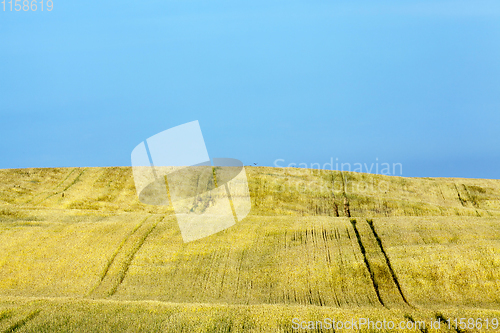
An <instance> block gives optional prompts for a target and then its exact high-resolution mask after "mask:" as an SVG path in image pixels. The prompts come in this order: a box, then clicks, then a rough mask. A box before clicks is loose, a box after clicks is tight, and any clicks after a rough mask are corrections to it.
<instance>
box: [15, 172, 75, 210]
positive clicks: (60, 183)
mask: <svg viewBox="0 0 500 333" xmlns="http://www.w3.org/2000/svg"><path fill="white" fill-rule="evenodd" d="M75 170H76V168H73V169H71V171H70V172H68V174H67V175H66V177H64V179H63V180H62V181H61V182H59V184H57V185H56V186H54V187H53V188H52V191H55V190H56V189H57V188H58V187H59V186H61V185H62V184H63V183H64V182H65V181H66V179H68V178H69V176H71V174H72V173H73V172H74V171H75ZM47 192H49V191H47V190H45V191H42V193H38V194H36V195H34V196H33V197H32V198H31V199H29V200H28V201H26V202H25V203H24V204H29V203H30V202H32V201H33V200H35V198H37V197H39V196H41V195H43V194H47ZM42 200H43V199H42Z"/></svg>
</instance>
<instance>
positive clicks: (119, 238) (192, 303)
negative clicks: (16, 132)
mask: <svg viewBox="0 0 500 333" xmlns="http://www.w3.org/2000/svg"><path fill="white" fill-rule="evenodd" d="M247 175H248V179H249V185H250V194H251V197H252V212H251V214H250V215H249V216H248V217H247V218H245V219H243V220H242V221H241V222H239V223H237V224H236V225H235V226H233V227H231V228H229V229H227V230H224V231H222V232H219V233H217V234H215V235H212V236H210V237H206V238H203V239H200V240H198V241H194V242H190V243H183V242H182V237H181V235H180V230H179V227H178V225H177V221H176V218H175V215H174V214H173V211H172V209H171V208H170V207H168V206H148V205H144V204H142V203H140V202H139V201H138V199H137V196H136V193H135V188H134V182H133V178H132V174H131V169H130V168H125V167H120V168H70V169H22V170H0V253H2V256H1V257H0V331H2V332H14V331H16V332H18V331H20V332H22V331H26V332H31V331H32V332H40V331H47V332H50V331H54V330H57V331H64V330H67V331H82V332H83V331H96V332H98V331H110V332H111V331H117V330H127V329H128V327H135V328H137V329H138V330H139V329H143V330H148V331H149V330H151V331H171V332H176V331H182V329H184V330H186V331H199V332H227V331H232V332H233V331H236V332H247V331H254V332H261V331H269V332H274V331H283V332H292V331H294V330H293V329H292V322H291V321H292V318H294V317H296V316H299V317H301V318H304V319H306V318H309V319H310V320H316V319H318V318H319V319H321V318H324V317H325V316H327V315H331V314H335V316H337V318H344V319H348V318H349V316H354V317H367V316H369V317H371V318H373V319H376V318H378V319H381V320H382V319H394V320H407V321H410V322H411V321H412V320H414V321H415V320H425V321H426V322H428V323H429V322H430V320H436V318H454V317H457V316H460V317H464V316H465V317H467V318H469V317H471V316H475V317H478V316H483V317H484V316H488V317H489V318H493V317H495V318H498V317H500V216H499V215H500V205H499V198H500V181H498V180H471V179H419V178H400V177H384V176H378V175H367V174H355V173H343V174H342V173H340V172H327V171H324V172H319V171H317V170H314V171H312V170H304V169H274V168H247ZM301 184H302V185H304V186H302V185H301ZM367 184H368V185H370V184H371V185H370V186H368V185H367ZM306 185H307V186H306ZM365 185H366V186H367V187H363V186H365ZM335 204H336V205H337V209H335ZM347 206H348V207H349V213H350V215H351V217H346V216H345V215H346V213H347ZM337 211H338V215H339V216H338V217H337V213H336V212H337ZM349 213H347V214H349ZM82 315H83V317H85V318H86V319H85V320H83V319H82ZM110 316H111V317H112V316H115V317H119V318H121V319H120V320H114V319H113V320H110V319H109V317H110ZM410 319H411V320H410ZM442 320H445V319H442ZM137 321H139V322H140V323H141V324H137ZM126 323H128V324H126ZM68 325H69V326H68ZM127 325H128V326H127ZM137 325H139V326H137ZM141 325H142V326H141ZM141 327H142V328H141ZM450 329H451V330H452V331H453V330H455V331H458V328H457V327H450ZM132 330H134V329H132ZM317 331H321V330H317ZM361 331H363V330H361ZM421 331H422V330H421ZM437 331H440V330H437ZM441 331H443V332H445V331H448V329H446V328H443V330H441ZM485 331H488V330H485Z"/></svg>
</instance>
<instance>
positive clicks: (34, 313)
mask: <svg viewBox="0 0 500 333" xmlns="http://www.w3.org/2000/svg"><path fill="white" fill-rule="evenodd" d="M40 312H42V310H41V309H37V310H34V311H32V312H30V313H29V314H28V315H27V316H26V317H24V318H22V319H20V320H18V321H16V322H15V323H13V324H12V325H10V326H9V327H8V328H7V329H6V330H5V331H3V332H2V333H12V332H15V331H17V330H18V329H19V328H21V327H23V326H24V325H26V324H27V323H28V322H29V321H30V320H32V319H34V318H35V317H36V316H38V315H39V314H40Z"/></svg>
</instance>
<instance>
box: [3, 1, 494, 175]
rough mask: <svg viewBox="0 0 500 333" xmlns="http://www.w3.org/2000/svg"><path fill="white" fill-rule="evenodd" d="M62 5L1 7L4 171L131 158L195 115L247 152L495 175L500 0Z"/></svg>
mask: <svg viewBox="0 0 500 333" xmlns="http://www.w3.org/2000/svg"><path fill="white" fill-rule="evenodd" d="M53 4H54V7H53V10H52V11H51V12H48V11H46V10H45V11H44V12H41V11H40V10H39V9H38V11H36V12H30V11H27V12H24V11H19V12H17V11H12V12H11V11H10V10H9V7H7V11H5V12H4V11H1V10H2V9H3V8H2V6H3V5H2V4H0V138H1V140H0V152H1V154H2V155H1V157H0V168H19V167H21V168H23V167H69V166H127V165H130V163H131V162H130V154H131V152H132V149H133V148H134V147H135V146H136V145H137V144H139V143H140V142H141V141H143V140H145V139H146V138H148V137H150V136H152V135H154V134H156V133H158V132H161V131H163V130H165V129H168V128H170V127H174V126H177V125H180V124H183V123H186V122H190V121H194V120H198V121H199V123H200V126H201V129H202V131H203V135H204V138H205V142H206V146H207V148H208V152H209V154H210V157H231V158H237V159H240V160H242V161H243V162H244V163H245V164H252V165H253V163H257V164H258V165H266V166H273V165H274V164H275V161H276V160H280V161H279V162H278V164H279V165H287V164H289V163H297V164H298V163H306V164H307V165H310V164H311V163H320V164H321V165H323V164H324V163H327V162H330V160H331V159H333V160H334V161H338V162H339V163H351V164H354V163H366V164H367V165H368V166H369V165H370V164H371V163H377V162H378V163H384V162H387V163H401V164H402V165H403V176H429V177H433V176H443V177H471V178H497V179H498V178H500V135H499V129H500V126H499V125H500V2H499V1H498V0H494V1H483V0H479V1H478V0H474V1H460V0H456V1H455V0H454V1H441V0H432V1H405V0H397V1H384V0H382V1H357V0H345V1H344V0H342V1H333V0H329V1H319V0H307V1H295V0H278V1H273V0H265V1H262V0H257V1H248V0H246V1H241V0H225V1H220V0H167V1H149V0H147V1H144V0H141V1H139V0H136V1H128V0H125V1H93V0H90V1H67V0H65V1H62V0H53ZM7 6H8V5H7ZM377 158H378V160H377ZM337 159H338V160H337Z"/></svg>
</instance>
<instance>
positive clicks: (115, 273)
mask: <svg viewBox="0 0 500 333" xmlns="http://www.w3.org/2000/svg"><path fill="white" fill-rule="evenodd" d="M162 219H163V217H162V216H153V215H150V216H148V217H146V218H145V219H144V220H142V221H141V222H140V223H139V224H138V225H137V226H136V227H135V228H134V229H133V230H132V232H131V233H130V234H129V235H128V236H127V237H126V238H125V239H124V240H123V241H122V242H121V244H120V245H119V246H118V248H117V249H116V251H115V253H114V254H113V255H112V256H111V258H110V259H109V261H108V264H107V266H106V267H105V269H104V271H103V272H102V274H101V279H100V281H99V283H98V284H97V285H96V286H95V287H94V288H93V289H92V290H91V291H90V293H89V296H91V297H92V298H105V297H109V296H112V295H114V294H115V293H116V291H117V290H118V287H119V286H120V285H121V283H122V282H123V280H124V279H125V276H126V274H127V271H128V269H129V267H130V264H131V263H132V260H133V259H134V256H135V254H136V253H137V251H139V249H140V248H141V246H142V245H143V244H144V242H145V241H146V238H147V237H148V236H149V234H151V232H152V231H153V230H154V229H155V228H156V226H157V225H158V223H159V222H160V221H161V220H162Z"/></svg>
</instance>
